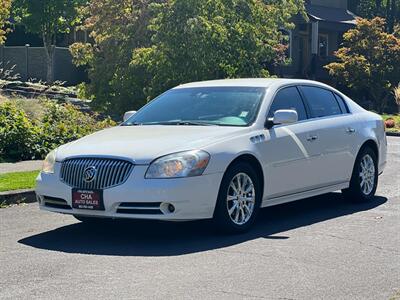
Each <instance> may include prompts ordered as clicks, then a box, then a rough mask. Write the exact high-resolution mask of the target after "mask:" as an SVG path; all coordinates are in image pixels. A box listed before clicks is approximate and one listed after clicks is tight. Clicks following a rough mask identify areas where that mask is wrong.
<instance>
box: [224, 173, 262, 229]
mask: <svg viewBox="0 0 400 300" xmlns="http://www.w3.org/2000/svg"><path fill="white" fill-rule="evenodd" d="M255 202H256V194H255V188H254V184H253V181H252V180H251V178H250V176H249V175H247V174H246V173H238V174H236V176H234V177H233V178H232V180H231V182H230V184H229V187H228V193H227V198H226V207H227V209H228V215H229V217H230V218H231V220H232V222H233V223H235V224H236V225H244V224H246V223H247V222H248V221H249V220H250V218H251V216H252V214H253V211H254V206H255Z"/></svg>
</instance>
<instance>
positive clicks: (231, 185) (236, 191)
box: [229, 182, 239, 196]
mask: <svg viewBox="0 0 400 300" xmlns="http://www.w3.org/2000/svg"><path fill="white" fill-rule="evenodd" d="M229 187H230V188H232V190H233V191H234V192H235V196H237V195H238V194H239V192H238V190H237V188H236V186H235V183H234V182H231V184H230V185H229Z"/></svg>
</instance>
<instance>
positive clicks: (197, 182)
mask: <svg viewBox="0 0 400 300" xmlns="http://www.w3.org/2000/svg"><path fill="white" fill-rule="evenodd" d="M60 168H61V166H60V163H56V165H55V173H54V174H46V173H40V174H39V176H38V177H37V179H36V195H37V198H38V201H39V205H40V208H41V209H43V210H47V211H52V212H58V213H65V214H73V215H81V216H94V217H108V218H133V219H155V220H171V221H172V220H177V221H178V220H196V219H208V218H212V216H213V213H214V208H215V203H216V200H217V196H218V191H219V186H220V183H221V180H222V176H223V173H214V174H204V175H202V176H196V177H189V178H177V179H145V178H144V175H145V172H146V170H147V166H140V165H136V166H135V167H134V168H133V170H132V173H131V174H130V176H129V178H128V180H127V181H126V182H125V183H123V184H122V185H119V186H116V187H112V188H108V189H105V190H104V191H103V200H104V208H105V210H104V211H94V210H85V209H75V208H72V187H70V186H68V185H66V184H65V183H63V182H62V181H61V180H60V176H59V174H60ZM45 199H61V200H64V201H66V208H63V207H57V205H52V206H50V205H49V203H47V202H46V200H45ZM49 201H50V200H49ZM121 203H124V205H129V206H130V207H131V208H134V209H130V210H123V209H120V208H121V207H120V205H121ZM126 203H128V204H126ZM156 203H157V204H156ZM158 203H159V204H160V205H158ZM136 204H140V205H138V207H136V206H135V205H136ZM147 204H149V205H148V206H147ZM154 204H156V207H155V206H154ZM169 204H172V205H173V206H174V211H173V212H170V211H169V210H168V209H167V208H168V205H169ZM68 206H69V207H68ZM149 209H150V210H149ZM155 210H157V211H155Z"/></svg>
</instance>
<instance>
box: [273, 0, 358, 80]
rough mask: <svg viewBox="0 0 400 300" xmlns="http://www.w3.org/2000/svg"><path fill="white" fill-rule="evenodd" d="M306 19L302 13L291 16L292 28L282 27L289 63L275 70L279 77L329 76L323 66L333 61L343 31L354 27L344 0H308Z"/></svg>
mask: <svg viewBox="0 0 400 300" xmlns="http://www.w3.org/2000/svg"><path fill="white" fill-rule="evenodd" d="M305 6H306V12H307V16H308V21H306V20H305V19H304V18H303V17H302V16H297V17H296V18H295V19H294V23H295V25H296V27H295V29H294V30H290V31H287V30H284V34H286V35H287V36H288V38H287V43H288V46H289V48H288V50H287V56H288V57H289V58H290V59H291V63H290V64H289V65H288V66H280V67H278V68H277V70H276V72H277V73H278V74H279V75H280V76H282V77H296V78H309V79H316V80H320V81H327V80H329V76H328V73H327V71H325V70H324V68H323V66H325V65H327V64H328V63H330V62H332V61H334V56H333V54H334V52H335V51H336V50H337V49H338V48H339V47H340V44H341V42H342V36H343V33H344V32H346V31H347V30H349V29H351V28H353V27H354V26H355V24H356V16H355V15H354V14H353V13H352V12H350V11H349V10H348V9H347V7H348V3H347V0H307V1H306V4H305Z"/></svg>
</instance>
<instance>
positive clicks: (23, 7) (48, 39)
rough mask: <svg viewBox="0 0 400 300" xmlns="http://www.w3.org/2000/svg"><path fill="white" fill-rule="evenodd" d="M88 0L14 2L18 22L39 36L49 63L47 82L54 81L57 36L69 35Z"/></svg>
mask: <svg viewBox="0 0 400 300" xmlns="http://www.w3.org/2000/svg"><path fill="white" fill-rule="evenodd" d="M85 3H86V0H35V1H32V0H14V1H13V7H12V11H13V13H14V17H15V19H16V21H17V22H19V23H21V24H22V25H24V26H25V28H26V30H27V31H28V32H31V33H35V34H39V35H40V36H41V37H42V40H43V46H44V49H45V53H46V61H47V81H48V82H52V81H53V55H54V48H55V44H56V36H57V34H60V33H68V32H69V31H70V29H71V27H72V26H73V25H75V24H76V23H77V22H78V21H79V18H78V16H79V15H78V8H79V7H80V6H81V5H83V4H85Z"/></svg>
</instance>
